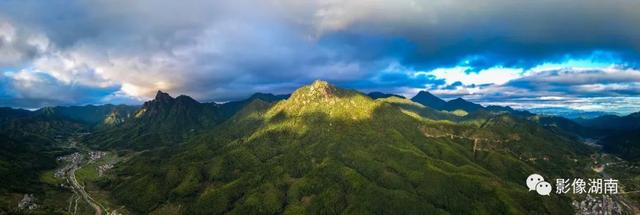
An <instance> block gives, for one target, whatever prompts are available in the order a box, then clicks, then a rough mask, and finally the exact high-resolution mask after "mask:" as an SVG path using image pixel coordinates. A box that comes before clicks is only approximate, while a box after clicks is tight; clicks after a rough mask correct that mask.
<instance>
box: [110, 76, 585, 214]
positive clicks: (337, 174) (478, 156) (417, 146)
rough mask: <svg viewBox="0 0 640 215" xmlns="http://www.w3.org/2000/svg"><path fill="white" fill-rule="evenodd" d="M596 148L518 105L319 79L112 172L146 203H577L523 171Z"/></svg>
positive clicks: (419, 208)
mask: <svg viewBox="0 0 640 215" xmlns="http://www.w3.org/2000/svg"><path fill="white" fill-rule="evenodd" d="M430 117H435V118H436V120H434V119H433V118H430ZM589 153H590V150H589V149H588V148H586V147H585V146H583V145H581V144H580V143H577V142H574V141H573V140H572V139H571V138H567V137H564V136H560V135H558V134H555V133H553V132H550V131H548V130H546V129H544V128H543V127H541V126H539V125H538V124H536V123H534V122H530V121H527V120H525V119H521V118H514V117H511V116H510V115H508V114H498V115H496V114H475V115H473V114H470V115H469V116H465V117H459V116H456V115H453V114H449V113H445V112H439V111H435V110H430V109H428V108H425V107H423V106H420V105H416V104H415V103H412V102H411V101H408V100H402V99H401V98H393V97H389V98H387V99H380V100H372V99H371V98H369V97H367V96H365V95H363V94H360V93H359V92H356V91H350V90H343V89H338V88H336V87H334V86H331V85H329V84H327V83H326V82H315V83H314V84H313V85H310V86H305V87H302V88H300V89H298V90H297V91H296V92H294V93H293V94H292V95H291V97H290V98H289V99H287V100H285V101H280V102H277V103H275V104H269V103H267V102H263V101H260V100H256V101H254V102H252V103H250V104H247V105H246V106H245V108H244V109H243V110H242V111H240V112H238V113H237V114H236V115H235V116H234V117H232V118H230V119H229V120H227V121H225V122H224V123H222V124H220V125H218V126H217V127H216V128H215V129H213V130H211V131H209V132H207V133H206V134H203V135H199V136H197V137H195V138H192V139H191V140H190V141H189V142H188V143H187V144H184V145H181V146H179V147H174V148H160V149H156V150H151V151H146V152H144V153H142V154H141V155H139V156H136V157H134V158H132V159H131V160H129V161H128V162H126V164H125V165H120V166H119V167H118V168H117V169H116V170H115V173H114V174H113V175H112V176H110V177H108V181H105V182H104V183H102V184H103V188H104V189H109V190H112V191H113V196H115V197H116V198H117V199H118V200H119V202H120V203H122V204H124V205H126V206H127V207H128V208H129V209H130V210H133V211H135V212H138V213H151V212H157V213H160V211H166V210H170V211H173V212H176V210H179V211H180V212H181V213H184V214H211V213H233V214H274V213H285V214H300V213H310V214H336V213H356V214H380V213H408V214H418V213H427V214H436V213H437V214H441V213H451V214H505V213H527V214H545V213H565V214H566V213H572V208H571V206H570V205H569V200H568V199H566V197H564V198H563V197H558V196H553V197H550V198H539V196H537V194H533V193H529V192H527V189H526V187H525V186H524V185H523V183H522V181H523V180H524V179H525V178H526V177H527V175H528V174H531V173H532V172H541V173H543V174H545V175H547V176H549V177H552V176H556V175H569V174H573V175H576V174H578V175H579V174H580V173H579V171H580V170H579V169H578V168H582V167H583V165H584V164H580V163H576V162H575V161H574V160H573V158H583V157H586V155H588V154H589ZM150 166H153V167H154V168H149V167H150ZM574 173H575V174H574ZM175 205H181V206H182V207H180V208H179V209H176V207H175Z"/></svg>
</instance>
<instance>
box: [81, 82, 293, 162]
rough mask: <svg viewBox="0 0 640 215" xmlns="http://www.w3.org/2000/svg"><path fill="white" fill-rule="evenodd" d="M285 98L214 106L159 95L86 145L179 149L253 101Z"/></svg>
mask: <svg viewBox="0 0 640 215" xmlns="http://www.w3.org/2000/svg"><path fill="white" fill-rule="evenodd" d="M286 97H288V96H286V95H283V96H275V95H272V94H263V93H256V94H254V95H253V96H251V97H250V98H249V99H246V100H242V101H236V102H228V103H224V104H217V103H200V102H198V101H196V100H194V99H193V98H191V97H189V96H185V95H180V96H178V97H176V98H173V97H171V96H170V95H169V94H167V93H164V92H162V91H158V93H157V94H156V96H155V98H154V99H153V100H151V101H147V102H145V103H144V105H142V107H141V108H140V109H139V110H137V111H136V112H135V113H134V114H133V117H131V118H127V119H125V120H123V121H122V122H120V124H119V125H117V126H111V127H108V128H104V129H99V130H97V131H96V132H94V133H92V134H91V135H89V136H87V137H86V141H87V142H88V143H89V144H91V145H93V146H94V147H99V148H108V147H116V148H133V149H148V148H155V147H161V146H171V145H179V144H181V143H183V142H184V141H185V140H186V139H187V138H189V137H192V136H194V135H196V134H199V133H201V132H203V131H207V130H209V129H212V128H214V127H215V126H216V125H218V124H219V123H221V122H223V121H225V120H226V119H228V118H230V117H231V116H233V115H234V114H235V113H236V112H238V111H239V110H240V109H242V108H243V107H244V106H245V105H247V104H249V103H250V102H251V101H253V100H261V101H265V102H274V101H278V100H282V99H284V98H286ZM106 120H110V118H107V119H106Z"/></svg>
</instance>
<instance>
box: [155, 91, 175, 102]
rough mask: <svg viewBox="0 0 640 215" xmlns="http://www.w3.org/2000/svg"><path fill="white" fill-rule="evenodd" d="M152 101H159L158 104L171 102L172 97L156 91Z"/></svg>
mask: <svg viewBox="0 0 640 215" xmlns="http://www.w3.org/2000/svg"><path fill="white" fill-rule="evenodd" d="M154 100H155V101H160V102H163V101H171V100H173V97H171V96H170V95H169V94H168V93H165V92H162V91H160V90H158V92H157V93H156V97H155V99H154Z"/></svg>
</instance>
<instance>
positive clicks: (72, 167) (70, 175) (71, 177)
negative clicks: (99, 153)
mask: <svg viewBox="0 0 640 215" xmlns="http://www.w3.org/2000/svg"><path fill="white" fill-rule="evenodd" d="M83 154H86V152H83ZM83 161H84V159H83V158H82V156H81V155H80V154H78V155H77V156H76V157H75V158H72V159H71V162H70V163H69V164H68V165H67V167H65V169H67V172H66V174H65V175H66V179H67V182H68V183H69V184H70V185H71V187H72V190H73V192H74V193H75V194H76V195H77V196H80V197H82V199H83V200H84V201H85V202H86V203H87V204H89V205H90V206H91V207H92V208H93V209H94V210H95V214H96V215H102V214H103V212H106V213H108V210H107V209H106V208H105V207H103V206H102V205H101V204H100V203H98V201H96V200H95V199H94V198H92V197H91V195H89V193H87V192H86V190H85V189H84V187H83V186H82V185H80V183H79V182H78V180H77V179H76V170H78V169H80V168H81V167H82V165H83ZM77 207H78V205H77V199H76V204H75V207H74V212H73V214H75V213H76V211H77Z"/></svg>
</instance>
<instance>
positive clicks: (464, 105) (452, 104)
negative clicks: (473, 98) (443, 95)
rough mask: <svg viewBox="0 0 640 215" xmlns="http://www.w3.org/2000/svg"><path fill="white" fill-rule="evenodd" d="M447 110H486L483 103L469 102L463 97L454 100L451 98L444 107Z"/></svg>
mask: <svg viewBox="0 0 640 215" xmlns="http://www.w3.org/2000/svg"><path fill="white" fill-rule="evenodd" d="M444 109H445V110H448V111H454V110H464V111H466V112H469V113H471V112H476V111H479V110H486V109H485V108H484V107H482V105H479V104H476V103H473V102H469V101H467V100H464V99H462V98H457V99H454V100H450V101H448V102H447V105H446V106H445V107H444Z"/></svg>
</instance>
